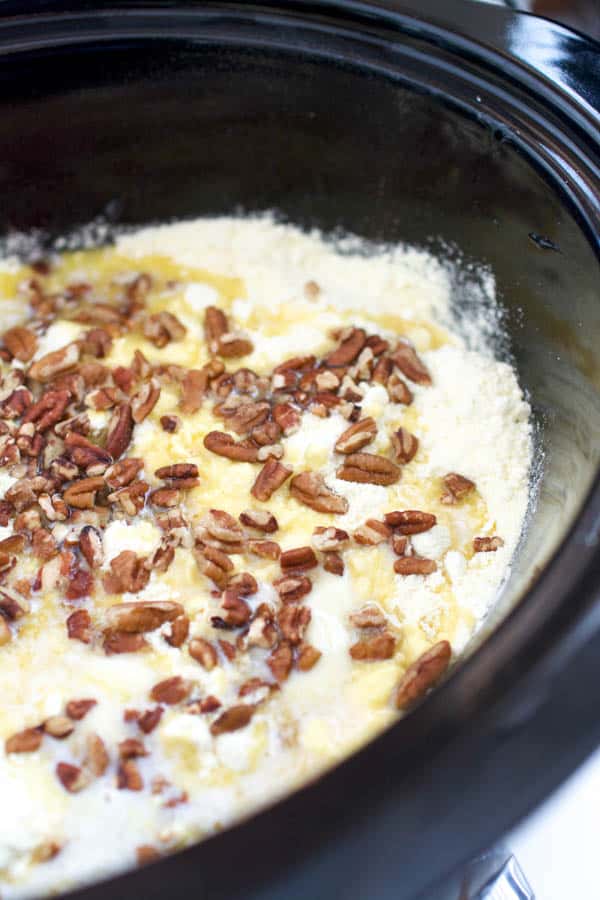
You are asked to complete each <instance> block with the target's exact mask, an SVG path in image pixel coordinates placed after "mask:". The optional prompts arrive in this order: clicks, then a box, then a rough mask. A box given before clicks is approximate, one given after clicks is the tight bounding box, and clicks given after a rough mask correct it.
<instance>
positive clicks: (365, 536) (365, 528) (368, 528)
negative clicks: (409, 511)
mask: <svg viewBox="0 0 600 900" xmlns="http://www.w3.org/2000/svg"><path fill="white" fill-rule="evenodd" d="M391 534H392V529H391V528H388V526H387V525H386V524H385V522H379V521H378V520H377V519H367V521H366V522H365V523H364V525H361V526H360V528H357V529H356V531H355V532H354V534H353V535H352V536H353V538H354V540H355V541H356V543H357V544H362V545H363V546H367V547H373V546H375V545H376V544H382V543H383V542H384V541H387V540H389V538H390V537H391Z"/></svg>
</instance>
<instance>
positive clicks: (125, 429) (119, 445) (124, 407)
mask: <svg viewBox="0 0 600 900" xmlns="http://www.w3.org/2000/svg"><path fill="white" fill-rule="evenodd" d="M132 435H133V415H132V412H131V404H130V403H123V404H121V406H118V407H117V408H116V410H115V412H114V414H113V416H112V418H111V420H110V422H109V425H108V433H107V436H106V450H107V451H108V452H109V453H110V455H111V456H112V458H113V459H118V458H119V457H120V456H122V455H123V453H125V451H126V450H127V448H128V447H129V444H130V443H131V438H132Z"/></svg>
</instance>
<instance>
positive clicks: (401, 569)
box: [394, 556, 437, 575]
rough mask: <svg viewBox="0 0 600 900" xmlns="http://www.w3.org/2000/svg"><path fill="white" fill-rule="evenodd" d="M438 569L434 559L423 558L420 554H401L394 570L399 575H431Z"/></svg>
mask: <svg viewBox="0 0 600 900" xmlns="http://www.w3.org/2000/svg"><path fill="white" fill-rule="evenodd" d="M436 569H437V563H436V561H435V560H434V559H422V558H421V557H420V556H401V557H400V558H399V559H397V560H396V562H395V563H394V572H397V573H398V575H431V574H432V572H435V571H436Z"/></svg>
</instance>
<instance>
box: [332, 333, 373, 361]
mask: <svg viewBox="0 0 600 900" xmlns="http://www.w3.org/2000/svg"><path fill="white" fill-rule="evenodd" d="M366 340H367V336H366V334H365V332H364V330H363V329H362V328H351V329H349V331H347V332H345V333H343V334H342V335H341V340H340V344H339V346H338V347H336V349H335V350H332V351H331V353H329V354H328V355H327V356H326V358H325V361H326V363H327V365H329V366H347V365H348V364H349V363H351V362H353V361H354V360H355V359H356V357H357V356H358V354H359V353H360V351H361V350H362V348H363V347H364V345H365V342H366Z"/></svg>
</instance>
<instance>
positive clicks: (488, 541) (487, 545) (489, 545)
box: [473, 536, 504, 553]
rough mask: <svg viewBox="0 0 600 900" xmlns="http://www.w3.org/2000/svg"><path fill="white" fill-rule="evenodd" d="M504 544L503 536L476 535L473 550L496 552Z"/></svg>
mask: <svg viewBox="0 0 600 900" xmlns="http://www.w3.org/2000/svg"><path fill="white" fill-rule="evenodd" d="M503 546H504V541H503V540H502V538H501V537H497V536H495V537H476V538H473V550H474V551H475V553H494V552H495V551H496V550H499V549H500V547H503Z"/></svg>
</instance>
